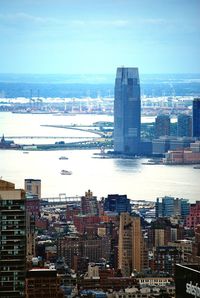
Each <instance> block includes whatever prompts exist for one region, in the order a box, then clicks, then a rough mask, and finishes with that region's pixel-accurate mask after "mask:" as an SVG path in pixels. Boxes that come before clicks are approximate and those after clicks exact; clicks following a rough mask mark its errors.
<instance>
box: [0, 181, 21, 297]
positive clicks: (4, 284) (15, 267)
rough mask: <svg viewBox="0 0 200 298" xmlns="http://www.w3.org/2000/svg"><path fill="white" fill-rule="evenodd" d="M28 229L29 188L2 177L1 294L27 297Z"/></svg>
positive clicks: (0, 215)
mask: <svg viewBox="0 0 200 298" xmlns="http://www.w3.org/2000/svg"><path fill="white" fill-rule="evenodd" d="M26 232H27V229H26V210H25V191H24V190H22V189H15V185H14V184H13V183H10V182H7V181H4V180H0V247H1V250H0V273H1V274H0V296H1V297H4V298H6V297H24V283H25V271H26V249H27V244H26Z"/></svg>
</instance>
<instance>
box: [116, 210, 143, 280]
mask: <svg viewBox="0 0 200 298" xmlns="http://www.w3.org/2000/svg"><path fill="white" fill-rule="evenodd" d="M142 247H143V244H142V232H141V225H140V217H136V216H131V215H130V214H129V213H127V212H122V213H121V214H120V227H119V245H118V267H119V269H120V270H121V272H122V275H123V276H130V275H131V273H134V272H135V271H137V272H141V271H142V269H143V268H142V267H143V266H142V264H143V251H142Z"/></svg>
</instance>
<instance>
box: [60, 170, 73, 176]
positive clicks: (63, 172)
mask: <svg viewBox="0 0 200 298" xmlns="http://www.w3.org/2000/svg"><path fill="white" fill-rule="evenodd" d="M60 174H61V175H71V174H72V172H71V171H67V170H62V171H61V172H60Z"/></svg>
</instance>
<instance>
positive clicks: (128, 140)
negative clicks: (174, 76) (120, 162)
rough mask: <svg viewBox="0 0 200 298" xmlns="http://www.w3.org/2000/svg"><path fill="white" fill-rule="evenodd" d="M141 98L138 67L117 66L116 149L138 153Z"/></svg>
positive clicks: (120, 151)
mask: <svg viewBox="0 0 200 298" xmlns="http://www.w3.org/2000/svg"><path fill="white" fill-rule="evenodd" d="M140 118H141V100H140V83H139V74H138V68H125V67H120V68H117V75H116V80H115V100H114V151H115V152H119V153H124V154H130V155H134V154H138V153H139V150H140V149H139V147H140V125H141V119H140Z"/></svg>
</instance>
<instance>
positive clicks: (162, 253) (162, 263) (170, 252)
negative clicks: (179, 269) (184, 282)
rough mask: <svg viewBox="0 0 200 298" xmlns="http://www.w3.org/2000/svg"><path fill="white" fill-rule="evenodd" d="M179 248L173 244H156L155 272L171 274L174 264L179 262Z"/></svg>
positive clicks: (173, 270) (172, 273)
mask: <svg viewBox="0 0 200 298" xmlns="http://www.w3.org/2000/svg"><path fill="white" fill-rule="evenodd" d="M181 257H182V254H181V250H179V249H178V248H176V247H173V246H158V247H157V248H156V250H155V267H154V270H155V271H156V272H157V273H161V274H162V273H167V274H169V276H173V275H174V273H175V265H176V264H177V263H180V262H181V260H182V259H181Z"/></svg>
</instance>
